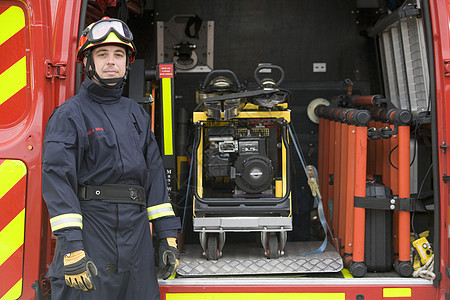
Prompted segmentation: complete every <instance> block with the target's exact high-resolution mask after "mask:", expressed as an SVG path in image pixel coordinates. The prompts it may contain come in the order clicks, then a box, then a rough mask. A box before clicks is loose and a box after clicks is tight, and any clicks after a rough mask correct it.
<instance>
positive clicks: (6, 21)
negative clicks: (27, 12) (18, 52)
mask: <svg viewBox="0 0 450 300" xmlns="http://www.w3.org/2000/svg"><path fill="white" fill-rule="evenodd" d="M0 26H1V28H2V30H0V44H3V43H4V42H5V41H7V40H8V39H9V38H10V37H12V36H13V35H15V34H16V33H17V32H19V31H20V30H21V29H22V28H24V27H25V16H24V14H23V11H22V9H21V8H20V7H18V6H11V7H10V8H8V9H7V10H5V11H4V12H3V13H2V14H0Z"/></svg>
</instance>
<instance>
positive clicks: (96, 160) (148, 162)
mask: <svg viewBox="0 0 450 300" xmlns="http://www.w3.org/2000/svg"><path fill="white" fill-rule="evenodd" d="M135 55H136V50H135V46H134V44H133V36H132V33H131V31H130V30H129V28H128V26H127V25H126V24H125V23H124V22H122V21H120V20H117V19H112V18H104V19H102V20H100V21H97V22H95V23H93V24H91V25H89V26H88V27H87V28H86V29H85V30H84V31H83V34H82V37H81V38H80V41H79V49H78V53H77V59H78V61H80V62H82V63H83V66H84V72H85V73H86V75H87V78H86V79H85V81H84V82H83V83H82V85H81V88H80V92H79V93H78V94H76V95H75V96H73V97H71V98H70V99H68V100H67V101H66V102H64V103H63V104H62V105H61V106H60V107H58V108H57V109H56V110H55V111H54V112H53V114H52V116H51V117H50V119H49V121H48V124H47V127H46V131H45V136H44V145H43V158H42V159H43V169H42V191H43V197H44V199H45V202H46V204H47V207H48V211H49V215H50V225H51V227H52V232H53V233H54V234H55V235H56V237H57V242H56V247H55V254H54V259H53V261H52V263H51V265H50V268H49V272H48V274H47V276H48V277H50V282H51V287H52V299H159V298H160V297H159V288H158V282H157V276H156V274H155V272H156V270H155V269H156V268H155V254H154V250H153V243H152V236H151V233H150V226H149V223H148V222H149V221H151V222H152V224H153V231H154V233H155V235H156V237H157V241H159V242H158V244H159V247H158V251H157V255H156V259H157V261H158V264H159V266H160V267H161V271H160V272H162V277H163V278H164V279H167V278H168V277H170V276H171V275H173V274H174V273H175V271H176V267H177V266H178V262H179V253H178V250H177V242H176V236H177V232H178V229H179V228H180V221H179V218H178V217H176V216H175V214H174V211H173V209H172V206H171V204H170V202H169V198H168V192H167V186H166V181H165V171H164V168H163V165H162V160H161V156H160V154H159V153H160V152H159V149H158V145H157V143H156V141H155V137H154V135H153V132H152V131H151V129H150V116H149V115H148V114H147V112H146V111H145V110H144V109H143V108H142V107H141V106H140V105H139V104H137V103H136V102H134V101H133V100H131V99H128V98H125V97H122V92H123V86H124V83H125V79H126V76H127V73H128V69H129V64H130V63H132V62H133V61H134V59H135Z"/></svg>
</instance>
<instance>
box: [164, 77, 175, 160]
mask: <svg viewBox="0 0 450 300" xmlns="http://www.w3.org/2000/svg"><path fill="white" fill-rule="evenodd" d="M162 87H163V89H162V90H163V101H162V105H163V127H164V155H173V144H172V139H173V137H172V134H173V132H172V78H162Z"/></svg>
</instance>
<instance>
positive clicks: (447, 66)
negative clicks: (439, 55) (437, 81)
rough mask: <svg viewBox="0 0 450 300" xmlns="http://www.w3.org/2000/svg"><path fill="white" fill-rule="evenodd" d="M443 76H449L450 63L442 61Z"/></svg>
mask: <svg viewBox="0 0 450 300" xmlns="http://www.w3.org/2000/svg"><path fill="white" fill-rule="evenodd" d="M444 76H445V77H449V76H450V61H449V60H444Z"/></svg>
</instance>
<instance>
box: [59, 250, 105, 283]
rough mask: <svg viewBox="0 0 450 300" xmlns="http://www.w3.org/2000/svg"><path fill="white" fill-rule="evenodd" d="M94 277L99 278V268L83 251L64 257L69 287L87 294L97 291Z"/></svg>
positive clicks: (65, 275) (65, 274) (65, 276)
mask: <svg viewBox="0 0 450 300" xmlns="http://www.w3.org/2000/svg"><path fill="white" fill-rule="evenodd" d="M92 276H98V271H97V267H96V266H95V264H94V263H93V262H92V261H91V260H90V258H89V257H87V256H86V254H85V253H84V251H83V250H78V251H75V252H72V253H68V254H65V255H64V278H65V280H66V284H67V285H68V286H70V287H74V288H76V289H80V290H83V291H86V292H87V291H89V290H95V286H94V283H93V282H92Z"/></svg>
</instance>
